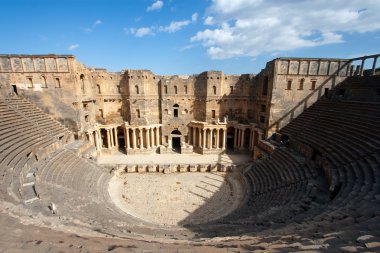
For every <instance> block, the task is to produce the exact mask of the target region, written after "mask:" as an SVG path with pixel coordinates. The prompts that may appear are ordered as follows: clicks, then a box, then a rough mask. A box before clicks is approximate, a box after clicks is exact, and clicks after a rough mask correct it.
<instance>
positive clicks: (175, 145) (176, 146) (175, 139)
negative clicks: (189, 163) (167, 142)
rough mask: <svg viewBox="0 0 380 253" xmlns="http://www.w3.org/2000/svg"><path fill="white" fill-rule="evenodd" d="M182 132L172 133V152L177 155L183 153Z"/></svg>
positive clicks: (175, 131)
mask: <svg viewBox="0 0 380 253" xmlns="http://www.w3.org/2000/svg"><path fill="white" fill-rule="evenodd" d="M181 136H182V134H181V132H180V131H178V130H174V131H173V132H171V137H172V150H173V151H174V152H176V153H181Z"/></svg>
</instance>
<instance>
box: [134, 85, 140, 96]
mask: <svg viewBox="0 0 380 253" xmlns="http://www.w3.org/2000/svg"><path fill="white" fill-rule="evenodd" d="M135 89H136V94H140V91H139V86H137V85H135Z"/></svg>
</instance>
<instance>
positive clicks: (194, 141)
mask: <svg viewBox="0 0 380 253" xmlns="http://www.w3.org/2000/svg"><path fill="white" fill-rule="evenodd" d="M195 135H196V129H195V127H193V136H191V137H193V143H192V144H193V147H195V146H196V145H195V144H196V140H197V139H196V136H195Z"/></svg>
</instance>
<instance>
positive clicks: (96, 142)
mask: <svg viewBox="0 0 380 253" xmlns="http://www.w3.org/2000/svg"><path fill="white" fill-rule="evenodd" d="M94 134H95V146H96V149H97V150H100V145H99V139H98V131H95V132H94Z"/></svg>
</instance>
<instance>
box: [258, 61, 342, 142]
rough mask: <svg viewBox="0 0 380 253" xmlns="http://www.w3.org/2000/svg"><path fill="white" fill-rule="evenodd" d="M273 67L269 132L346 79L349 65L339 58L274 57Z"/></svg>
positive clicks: (267, 120)
mask: <svg viewBox="0 0 380 253" xmlns="http://www.w3.org/2000/svg"><path fill="white" fill-rule="evenodd" d="M270 68H274V75H273V76H274V80H273V84H272V85H273V87H271V89H272V92H271V104H270V109H269V110H267V117H266V118H267V119H266V123H265V124H267V127H266V129H267V130H268V135H270V134H271V133H273V132H274V131H275V130H278V129H281V128H282V127H284V126H285V125H286V124H287V123H289V122H290V121H291V120H292V119H294V118H296V117H297V116H298V115H299V114H301V113H302V112H303V111H304V110H305V109H307V108H308V107H309V106H311V105H312V104H313V103H314V102H315V101H316V100H317V99H318V98H320V97H321V96H323V95H324V94H328V91H329V90H330V89H331V88H334V87H335V86H336V85H337V84H338V83H340V82H342V81H343V80H344V79H345V78H346V75H347V71H348V70H349V64H348V63H347V61H344V60H338V59H294V58H280V59H276V60H274V61H273V62H272V63H271V65H270ZM269 83H271V82H269Z"/></svg>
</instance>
